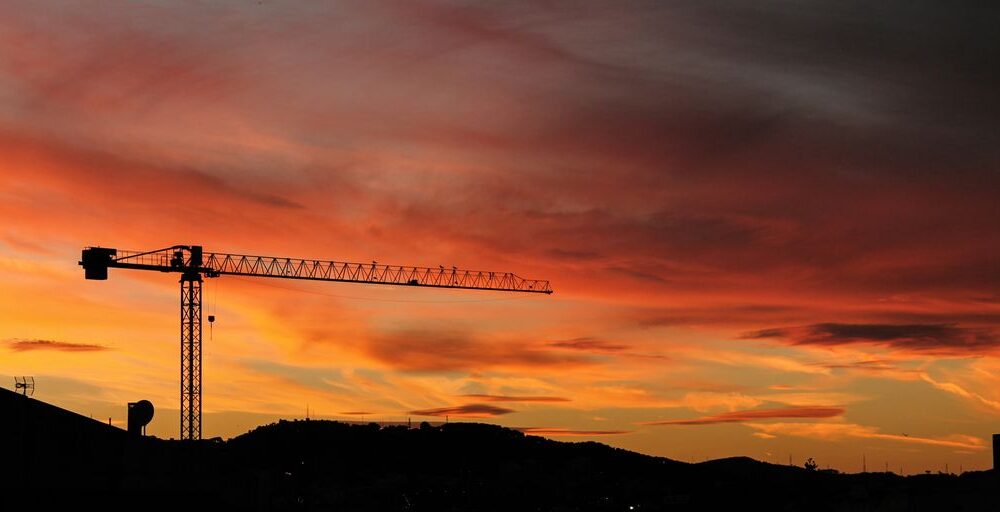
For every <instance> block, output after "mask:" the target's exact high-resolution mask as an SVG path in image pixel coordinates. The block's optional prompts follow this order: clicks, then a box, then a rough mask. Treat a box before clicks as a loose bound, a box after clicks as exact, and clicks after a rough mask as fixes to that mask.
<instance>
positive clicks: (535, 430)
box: [517, 427, 632, 437]
mask: <svg viewBox="0 0 1000 512" xmlns="http://www.w3.org/2000/svg"><path fill="white" fill-rule="evenodd" d="M517 430H520V431H521V432H524V433H525V434H528V435H535V436H551V437H560V436H567V437H570V436H581V437H590V436H615V435H619V434H628V433H630V432H632V431H631V430H573V429H566V428H542V427H522V428H519V429H517Z"/></svg>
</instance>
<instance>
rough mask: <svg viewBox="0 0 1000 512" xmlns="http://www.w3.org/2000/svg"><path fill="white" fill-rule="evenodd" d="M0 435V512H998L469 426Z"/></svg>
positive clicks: (934, 486)
mask: <svg viewBox="0 0 1000 512" xmlns="http://www.w3.org/2000/svg"><path fill="white" fill-rule="evenodd" d="M0 421H2V423H3V424H2V426H0V510H19V511H20V510H48V509H54V508H56V507H62V506H65V507H67V509H74V510H75V509H84V508H86V509H88V510H90V509H94V510H109V509H110V510H125V509H129V510H161V509H173V510H193V511H200V510H387V511H392V510H414V511H452V510H468V511H492V510H497V511H500V510H502V511H522V510H524V511H529V510H537V511H543V510H552V511H563V510H565V511H570V510H595V511H602V510H623V511H624V510H639V511H644V510H650V511H652V510H724V509H727V510H729V509H738V510H758V509H764V510H803V511H826V510H836V511H841V510H845V511H846V510H859V511H883V510H884V511H896V510H899V511H904V510H927V511H931V510H933V511H939V510H1000V490H998V488H1000V485H998V484H1000V480H998V479H997V478H996V477H995V475H994V473H993V472H974V473H965V474H963V475H961V476H953V475H919V476H911V477H900V476H896V475H892V474H881V473H866V474H854V475H838V474H831V473H823V472H816V471H806V470H804V469H801V468H795V467H789V466H777V465H772V464H766V463H761V462H757V461H754V460H751V459H746V458H734V459H723V460H715V461H710V462H705V463H701V464H687V463H682V462H677V461H672V460H669V459H663V458H657V457H648V456H645V455H640V454H637V453H633V452H628V451H625V450H620V449H615V448H611V447H608V446H605V445H602V444H598V443H562V442H556V441H550V440H547V439H543V438H539V437H534V436H525V435H523V434H522V433H520V432H518V431H516V430H510V429H505V428H501V427H496V426H492V425H483V424H474V423H452V424H447V425H443V426H440V427H431V426H429V425H423V426H422V428H414V429H407V428H406V427H382V428H380V427H379V426H378V425H375V424H371V425H347V424H343V423H337V422H330V421H291V422H288V421H282V422H279V423H276V424H271V425H266V426H262V427H258V428H257V429H255V430H253V431H251V432H248V433H246V434H243V435H241V436H239V437H236V438H233V439H230V440H229V441H225V442H222V441H214V442H213V441H202V442H197V443H182V442H179V441H165V440H160V439H153V438H138V437H133V436H130V435H128V434H127V433H126V432H124V431H122V430H120V429H117V428H114V427H109V426H107V425H104V424H102V423H99V422H96V421H93V420H90V419H88V418H84V417H82V416H79V415H76V414H74V413H71V412H68V411H64V410H62V409H58V408H56V407H53V406H50V405H48V404H45V403H43V402H40V401H37V400H32V399H30V398H24V397H21V396H19V395H14V394H13V393H11V392H9V391H6V390H0Z"/></svg>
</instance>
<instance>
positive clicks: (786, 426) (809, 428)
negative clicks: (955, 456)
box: [746, 423, 986, 451]
mask: <svg viewBox="0 0 1000 512" xmlns="http://www.w3.org/2000/svg"><path fill="white" fill-rule="evenodd" d="M746 425H747V426H749V427H750V428H753V429H755V430H757V431H758V433H762V434H764V437H765V438H768V439H769V437H766V436H778V435H789V436H795V437H804V438H811V439H823V440H837V439H846V438H862V439H880V440H886V441H896V442H901V443H915V444H923V445H930V446H943V447H947V448H960V449H966V450H977V451H978V450H985V449H986V446H985V442H984V441H983V440H982V439H980V438H978V437H974V436H967V435H961V434H955V435H951V436H947V437H920V436H911V435H906V434H883V433H881V432H879V431H878V429H877V428H875V427H869V426H864V425H858V424H854V423H746ZM758 437H761V436H758Z"/></svg>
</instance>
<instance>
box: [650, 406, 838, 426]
mask: <svg viewBox="0 0 1000 512" xmlns="http://www.w3.org/2000/svg"><path fill="white" fill-rule="evenodd" d="M843 414H844V409H843V408H840V407H788V408H784V409H754V410H747V411H732V412H724V413H721V414H714V415H711V416H702V417H700V418H693V419H683V420H666V421H649V422H644V423H641V425H714V424H717V423H744V422H748V421H756V420H762V419H780V418H833V417H836V416H841V415H843Z"/></svg>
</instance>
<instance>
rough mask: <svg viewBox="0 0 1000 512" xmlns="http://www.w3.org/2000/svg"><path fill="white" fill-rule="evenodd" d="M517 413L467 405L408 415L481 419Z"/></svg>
mask: <svg viewBox="0 0 1000 512" xmlns="http://www.w3.org/2000/svg"><path fill="white" fill-rule="evenodd" d="M512 412H515V411H514V410H513V409H507V408H505V407H497V406H495V405H487V404H466V405H459V406H456V407H439V408H437V409H420V410H416V411H410V412H409V413H408V414H413V415H414V416H457V417H468V418H480V417H485V416H500V415H502V414H510V413H512Z"/></svg>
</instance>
